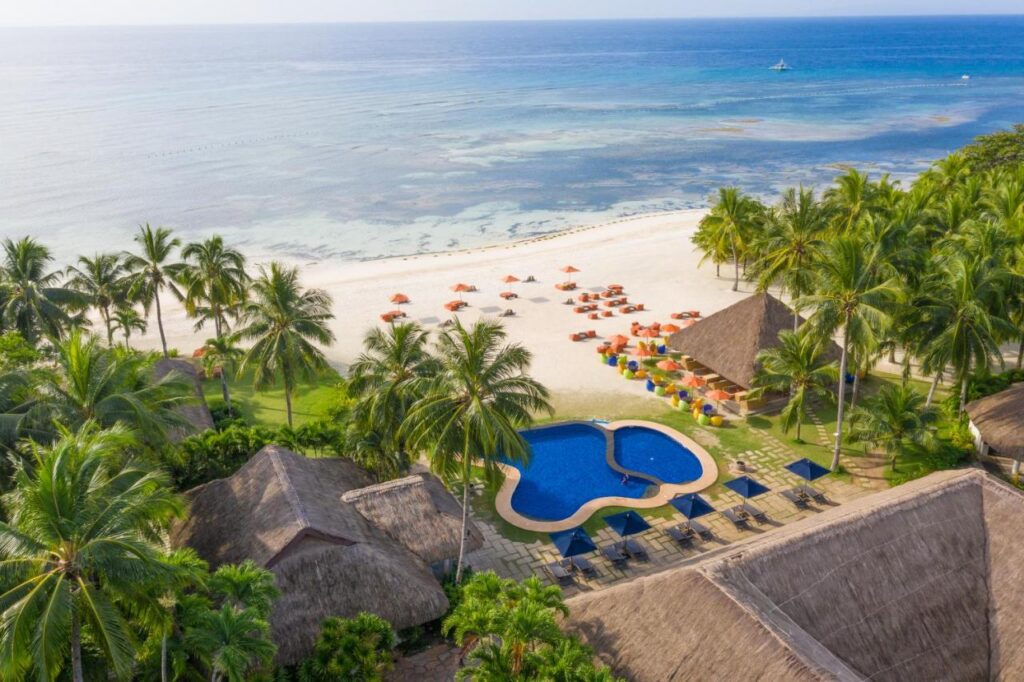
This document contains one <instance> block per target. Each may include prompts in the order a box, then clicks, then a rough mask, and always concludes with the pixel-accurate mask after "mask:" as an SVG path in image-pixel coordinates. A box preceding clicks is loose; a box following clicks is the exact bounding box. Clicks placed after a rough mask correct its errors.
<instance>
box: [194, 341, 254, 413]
mask: <svg viewBox="0 0 1024 682" xmlns="http://www.w3.org/2000/svg"><path fill="white" fill-rule="evenodd" d="M244 356H245V351H244V350H242V349H241V348H240V347H239V345H238V336H237V335H236V334H226V335H224V336H222V337H220V338H213V339H207V340H206V343H205V344H203V368H204V369H205V370H206V375H207V376H214V374H216V373H218V372H219V373H220V392H221V395H223V396H224V404H225V405H226V406H227V408H228V413H229V414H233V411H232V409H231V391H230V390H229V389H228V373H234V371H235V369H236V368H237V367H238V363H239V362H240V361H241V360H242V358H243V357H244Z"/></svg>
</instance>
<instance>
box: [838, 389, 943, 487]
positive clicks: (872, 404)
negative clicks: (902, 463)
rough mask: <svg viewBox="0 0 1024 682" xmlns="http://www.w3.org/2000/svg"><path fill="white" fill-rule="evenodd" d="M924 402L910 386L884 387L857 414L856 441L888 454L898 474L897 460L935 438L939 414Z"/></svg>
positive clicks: (853, 422)
mask: <svg viewBox="0 0 1024 682" xmlns="http://www.w3.org/2000/svg"><path fill="white" fill-rule="evenodd" d="M924 401H925V398H924V396H923V395H921V394H920V393H918V392H917V391H915V390H914V389H913V388H912V387H911V386H909V385H904V384H898V385H897V384H886V385H884V386H883V387H882V389H881V390H880V391H879V392H878V394H877V395H875V396H872V397H870V398H868V399H866V400H865V401H864V404H863V405H862V406H861V407H860V408H858V409H856V410H853V413H852V416H851V419H850V424H851V426H852V429H853V437H854V438H855V439H856V440H859V441H862V442H865V443H868V444H870V445H871V446H872V447H881V448H882V449H883V450H885V453H886V454H887V455H889V458H890V466H891V467H892V470H893V471H895V470H896V458H897V457H899V456H900V455H904V454H906V453H907V452H909V451H910V450H911V449H912V448H914V447H915V446H918V447H919V446H922V445H924V444H925V443H927V442H928V440H929V439H930V438H931V437H932V435H933V434H934V425H935V422H936V420H937V419H938V413H937V412H936V410H935V408H933V407H928V406H926V405H925V404H924Z"/></svg>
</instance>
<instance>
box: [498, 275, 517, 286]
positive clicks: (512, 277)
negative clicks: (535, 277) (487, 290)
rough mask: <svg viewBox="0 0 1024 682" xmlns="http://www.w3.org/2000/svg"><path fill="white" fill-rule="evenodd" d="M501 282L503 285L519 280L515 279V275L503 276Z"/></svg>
mask: <svg viewBox="0 0 1024 682" xmlns="http://www.w3.org/2000/svg"><path fill="white" fill-rule="evenodd" d="M501 281H502V282H504V283H505V284H512V282H518V281H519V278H518V277H516V276H515V275H505V276H504V277H502V278H501Z"/></svg>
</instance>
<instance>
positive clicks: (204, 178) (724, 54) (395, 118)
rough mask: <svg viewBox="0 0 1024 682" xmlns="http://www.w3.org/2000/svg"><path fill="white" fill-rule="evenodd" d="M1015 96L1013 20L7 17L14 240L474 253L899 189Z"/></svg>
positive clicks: (1015, 113)
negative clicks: (136, 231)
mask: <svg viewBox="0 0 1024 682" xmlns="http://www.w3.org/2000/svg"><path fill="white" fill-rule="evenodd" d="M781 58H784V59H785V60H786V61H787V62H788V63H789V64H791V65H792V67H793V70H792V71H788V72H785V73H776V72H772V71H770V70H769V69H768V67H769V66H770V65H772V64H774V63H775V62H777V61H778V60H779V59H781ZM963 74H970V76H971V78H970V80H962V79H961V76H962V75H963ZM1022 97H1024V18H1021V17H998V18H995V17H991V18H985V17H977V18H964V17H957V18H931V19H923V18H914V19H842V20H837V19H830V20H745V21H737V20H728V21H609V22H551V23H502V24H498V23H494V24H487V23H464V24H379V25H320V26H259V27H257V26H248V27H240V26H239V27H175V28H65V29H0V231H2V233H3V234H4V235H10V234H22V233H31V234H35V235H39V236H42V237H44V238H45V239H47V241H48V242H50V243H51V244H52V245H53V246H54V247H55V248H56V250H57V251H58V253H59V254H61V255H62V256H67V255H70V254H71V253H74V252H76V251H80V250H94V249H96V248H116V247H119V246H122V245H123V244H124V240H125V237H126V235H128V234H129V232H130V230H131V229H132V228H133V226H134V225H135V224H137V223H139V222H142V221H150V222H153V223H162V224H167V225H172V226H175V227H177V228H178V229H180V230H181V231H182V232H183V233H184V235H185V236H186V237H187V238H193V237H198V236H201V235H204V234H207V233H210V232H213V231H219V232H221V233H224V234H225V235H226V236H229V237H231V238H233V239H236V240H238V241H239V242H240V243H242V244H244V245H245V246H246V248H248V249H249V250H250V251H252V252H253V253H254V254H257V255H266V254H278V255H288V256H292V257H296V258H304V259H323V258H337V259H356V258H372V257H379V256H385V255H394V254H404V253H412V252H418V251H426V250H438V249H445V248H453V247H464V246H471V245H478V244H483V243H493V242H500V241H503V240H507V239H510V238H520V237H525V236H529V235H532V234H537V233H541V232H547V231H553V230H557V229H561V228H563V227H565V226H567V225H569V224H578V223H580V222H586V221H593V220H599V219H601V218H604V217H611V216H619V215H626V214H631V213H637V212H646V211H651V210H658V209H663V208H675V207H685V206H694V205H701V204H702V203H703V202H704V200H705V198H706V197H707V195H708V193H709V192H710V191H712V190H713V189H714V188H715V187H717V186H719V185H721V184H726V183H729V184H738V185H740V186H742V187H744V188H746V189H748V190H749V191H752V192H756V193H761V194H770V193H773V192H775V191H777V190H778V189H779V188H781V187H783V186H786V185H792V184H795V183H798V182H804V183H812V184H818V185H821V184H824V183H825V182H827V181H828V180H829V179H830V178H831V177H832V175H834V174H835V172H836V169H837V168H838V167H840V166H841V165H843V164H856V165H858V166H862V167H865V168H868V169H871V170H873V171H875V172H889V173H892V174H893V175H895V176H897V177H909V176H912V175H913V174H915V173H917V172H919V171H920V170H921V169H922V168H923V167H924V166H925V165H926V164H927V162H928V161H929V160H931V159H933V158H935V157H938V156H940V155H943V154H945V153H947V152H948V151H950V150H951V149H953V148H955V147H957V146H960V145H962V144H964V143H965V142H967V141H969V140H970V139H971V138H972V137H973V136H975V135H977V134H979V133H983V132H988V131H991V130H994V129H997V128H1001V127H1005V126H1007V125H1009V124H1011V123H1013V122H1017V121H1020V120H1024V104H1022V102H1024V99H1022Z"/></svg>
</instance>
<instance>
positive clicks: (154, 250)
mask: <svg viewBox="0 0 1024 682" xmlns="http://www.w3.org/2000/svg"><path fill="white" fill-rule="evenodd" d="M134 240H135V243H136V244H138V246H139V249H140V251H141V253H138V254H134V253H125V256H124V264H125V268H126V269H127V270H128V272H130V273H132V277H131V280H130V286H131V297H132V299H134V300H138V301H139V302H141V303H142V305H143V309H144V310H145V312H146V317H149V311H150V308H151V306H155V307H156V326H157V329H159V330H160V346H161V348H163V351H164V357H165V358H166V357H168V355H167V336H166V335H165V334H164V319H163V312H162V310H161V308H160V293H161V291H163V290H164V289H167V290H169V291H170V292H171V293H172V294H173V295H174V296H176V297H177V298H181V297H182V294H181V292H180V291H179V290H178V288H177V286H176V285H175V280H176V279H177V278H179V277H180V276H181V274H182V271H183V269H184V267H185V266H184V265H183V264H182V263H176V262H171V256H172V254H173V253H174V250H175V249H176V248H178V246H180V245H181V241H180V240H179V239H178V238H177V237H172V236H171V231H170V230H169V229H167V228H166V227H157V228H152V227H150V226H149V223H146V224H145V225H142V226H140V227H139V231H138V233H137V234H136V235H135V237H134Z"/></svg>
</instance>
